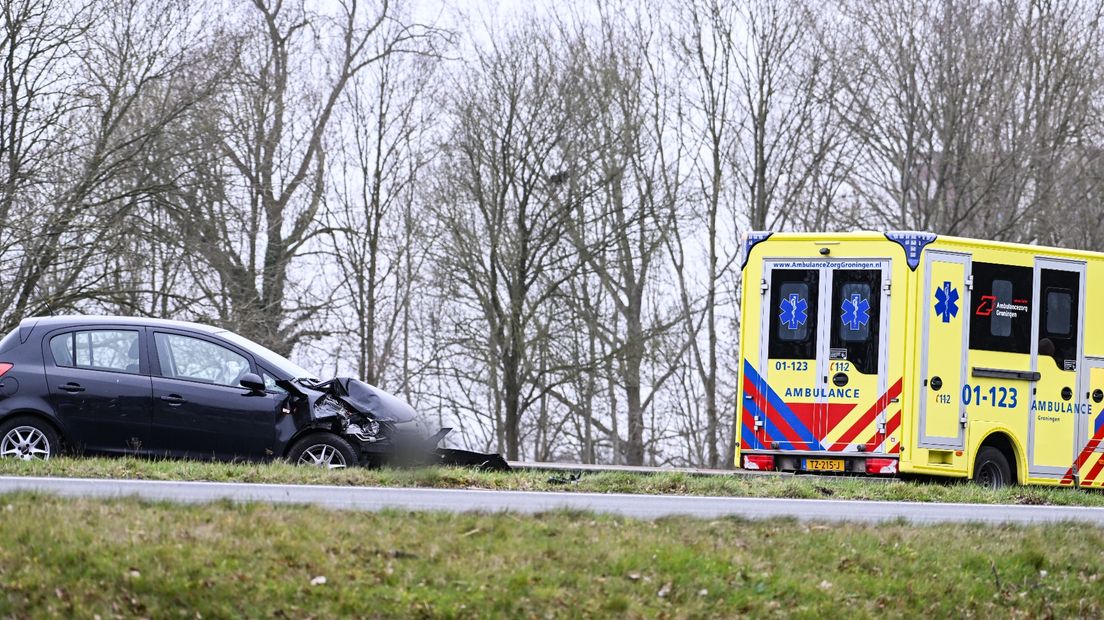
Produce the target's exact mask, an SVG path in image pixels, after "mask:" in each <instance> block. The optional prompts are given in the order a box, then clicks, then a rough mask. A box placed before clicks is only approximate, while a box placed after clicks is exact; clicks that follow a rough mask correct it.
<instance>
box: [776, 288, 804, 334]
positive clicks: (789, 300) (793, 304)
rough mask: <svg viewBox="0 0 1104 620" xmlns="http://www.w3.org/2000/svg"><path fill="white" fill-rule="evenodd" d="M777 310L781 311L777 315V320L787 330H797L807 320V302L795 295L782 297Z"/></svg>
mask: <svg viewBox="0 0 1104 620" xmlns="http://www.w3.org/2000/svg"><path fill="white" fill-rule="evenodd" d="M778 309H779V310H781V311H782V312H781V313H779V314H778V319H779V320H781V321H782V323H783V324H784V325H785V326H786V328H787V329H797V328H798V327H801V326H802V325H804V324H805V321H807V320H808V319H809V302H807V301H805V299H804V298H803V297H801V296H800V295H798V294H797V293H791V294H790V296H789V297H784V298H783V299H782V303H781V304H779V306H778Z"/></svg>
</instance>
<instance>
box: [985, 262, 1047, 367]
mask: <svg viewBox="0 0 1104 620" xmlns="http://www.w3.org/2000/svg"><path fill="white" fill-rule="evenodd" d="M1033 275H1034V274H1033V272H1032V269H1031V268H1030V267H1018V266H1013V265H1000V264H997V263H980V262H975V263H974V264H973V276H974V289H973V291H972V293H971V295H972V298H971V305H972V306H973V307H972V308H970V311H971V312H970V348H971V349H978V350H982V351H1003V352H1005V353H1024V354H1026V353H1031V304H1032V303H1033V300H1032V298H1031V296H1032V279H1033Z"/></svg>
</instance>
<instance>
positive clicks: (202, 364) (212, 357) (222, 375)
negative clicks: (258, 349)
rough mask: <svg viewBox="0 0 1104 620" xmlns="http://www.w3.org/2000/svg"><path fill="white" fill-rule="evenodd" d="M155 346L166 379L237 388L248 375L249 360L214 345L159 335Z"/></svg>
mask: <svg viewBox="0 0 1104 620" xmlns="http://www.w3.org/2000/svg"><path fill="white" fill-rule="evenodd" d="M154 343H155V344H156V345H157V360H158V361H159V362H160V364H161V376H163V377H169V378H171V379H186V380H188V381H199V382H202V383H211V384H213V385H228V386H233V387H238V386H239V381H240V380H241V377H242V375H244V374H245V373H247V372H249V360H247V359H246V358H245V357H243V356H241V355H239V354H237V353H235V352H233V351H231V350H230V349H227V348H226V347H223V346H219V345H217V344H215V343H213V342H208V341H206V340H200V339H199V338H192V337H189V336H181V335H179V334H164V333H160V332H158V333H156V334H154Z"/></svg>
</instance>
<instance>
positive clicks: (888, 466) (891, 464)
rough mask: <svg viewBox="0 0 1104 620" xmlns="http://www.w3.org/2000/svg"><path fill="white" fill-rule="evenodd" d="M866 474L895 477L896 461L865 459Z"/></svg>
mask: <svg viewBox="0 0 1104 620" xmlns="http://www.w3.org/2000/svg"><path fill="white" fill-rule="evenodd" d="M866 473H868V474H874V475H882V476H885V475H895V474H896V473H897V459H866Z"/></svg>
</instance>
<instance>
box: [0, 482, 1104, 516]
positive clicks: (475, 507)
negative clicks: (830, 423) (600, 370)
mask: <svg viewBox="0 0 1104 620" xmlns="http://www.w3.org/2000/svg"><path fill="white" fill-rule="evenodd" d="M14 491H42V492H47V493H53V494H57V495H61V496H65V497H90V498H114V497H139V498H142V499H146V500H158V501H172V502H186V503H201V502H211V501H216V500H232V501H239V502H250V501H259V502H270V503H277V504H313V505H316V506H322V507H325V508H332V509H346V510H383V509H387V508H392V509H399V510H437V511H452V512H473V511H476V512H504V511H508V512H516V513H538V512H545V511H550V510H561V509H569V510H584V511H592V512H597V513H608V514H616V515H622V516H626V517H633V518H639V519H655V518H659V517H664V516H670V515H688V516H693V517H700V518H709V519H713V518H718V517H725V516H735V517H744V518H749V519H769V518H777V517H793V518H796V519H800V520H817V521H866V522H879V521H892V520H897V519H902V520H906V521H910V522H914V523H938V522H978V523H1053V522H1059V521H1078V522H1084V523H1091V524H1094V525H1097V526H1104V508H1081V507H1065V506H1008V505H980V504H923V503H913V502H872V501H850V500H801V499H796V500H795V499H759V498H744V497H689V496H672V495H622V494H602V493H543V492H525V491H482V490H464V489H396V488H380V487H331V486H314V485H278V484H242V483H226V482H161V481H150V480H92V479H82V478H30V477H17V476H0V493H10V492H14Z"/></svg>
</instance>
